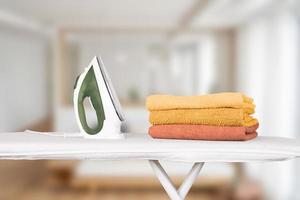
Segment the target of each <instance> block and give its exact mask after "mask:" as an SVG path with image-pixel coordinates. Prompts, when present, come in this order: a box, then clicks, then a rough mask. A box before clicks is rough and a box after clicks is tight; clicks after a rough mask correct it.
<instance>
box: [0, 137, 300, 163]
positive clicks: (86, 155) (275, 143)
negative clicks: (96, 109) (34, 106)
mask: <svg viewBox="0 0 300 200" xmlns="http://www.w3.org/2000/svg"><path fill="white" fill-rule="evenodd" d="M50 134H52V135H50ZM54 134H55V135H56V136H53V135H54ZM64 135H65V136H68V137H60V136H64ZM296 157H300V140H299V139H288V138H280V137H263V136H259V137H257V138H256V139H254V140H250V141H239V142H234V141H200V140H198V141H196V140H166V139H152V138H151V137H150V136H148V135H147V134H134V133H127V136H126V139H121V140H92V139H84V138H81V137H78V136H77V134H76V133H75V134H73V137H72V134H69V135H68V134H64V133H32V132H31V133H29V132H17V133H0V159H14V160H18V159H28V160H36V159H67V160H69V159H80V160H83V159H95V160H122V159H126V160H131V159H132V160H169V161H181V162H251V161H282V160H288V159H292V158H296Z"/></svg>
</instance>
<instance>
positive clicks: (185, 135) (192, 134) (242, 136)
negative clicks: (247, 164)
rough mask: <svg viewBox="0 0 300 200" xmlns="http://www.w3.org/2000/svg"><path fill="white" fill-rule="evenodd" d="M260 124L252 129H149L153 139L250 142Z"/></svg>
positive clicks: (240, 127)
mask: <svg viewBox="0 0 300 200" xmlns="http://www.w3.org/2000/svg"><path fill="white" fill-rule="evenodd" d="M257 128H258V124H256V125H254V126H250V127H243V126H239V127H238V126H237V127H230V126H206V125H156V126H151V127H150V128H149V134H150V135H151V136H152V137H153V138H163V139H189V140H231V141H237V140H244V141H245V140H250V139H253V138H255V137H256V136H257V133H256V129H257Z"/></svg>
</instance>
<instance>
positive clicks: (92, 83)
mask: <svg viewBox="0 0 300 200" xmlns="http://www.w3.org/2000/svg"><path fill="white" fill-rule="evenodd" d="M91 70H92V69H91ZM91 70H90V71H89V72H88V73H87V75H86V77H85V80H84V82H83V84H82V85H81V88H80V91H79V96H78V104H77V106H78V114H79V120H80V123H81V125H82V128H83V129H84V131H85V132H86V133H88V134H90V135H95V134H97V133H99V132H100V131H101V130H102V128H103V123H104V120H105V114H104V109H103V105H102V100H101V96H100V93H99V89H98V85H97V82H96V78H95V75H94V71H93V70H92V71H91ZM86 98H89V99H90V101H91V103H92V107H93V109H94V110H95V112H96V116H97V126H96V127H94V128H92V127H89V125H88V123H87V120H86V113H85V108H84V104H83V103H84V100H85V99H86Z"/></svg>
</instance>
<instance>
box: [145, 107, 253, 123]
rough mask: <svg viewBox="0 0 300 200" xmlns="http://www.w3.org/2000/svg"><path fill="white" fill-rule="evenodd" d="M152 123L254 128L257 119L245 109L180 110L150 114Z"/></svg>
mask: <svg viewBox="0 0 300 200" xmlns="http://www.w3.org/2000/svg"><path fill="white" fill-rule="evenodd" d="M149 121H150V123H151V124H153V125H163V124H201V125H216V126H246V127H248V126H253V125H256V124H257V123H258V121H257V119H255V118H253V117H251V116H249V115H248V114H247V113H246V112H245V111H244V109H236V108H214V109H206V108H205V109H180V110H178V109H177V110H176V109H174V110H159V111H151V112H150V119H149Z"/></svg>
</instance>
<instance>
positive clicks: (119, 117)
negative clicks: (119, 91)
mask: <svg viewBox="0 0 300 200" xmlns="http://www.w3.org/2000/svg"><path fill="white" fill-rule="evenodd" d="M86 98H88V99H89V100H90V103H91V105H92V107H93V109H94V110H95V112H96V116H97V125H96V126H95V127H90V126H89V125H88V123H87V119H86V112H85V108H84V104H83V102H84V100H85V99H86ZM73 101H74V110H75V115H76V120H77V124H78V125H79V128H80V131H81V133H82V134H83V136H84V137H86V138H98V139H120V138H124V133H122V132H121V125H122V122H123V121H124V116H123V113H122V112H121V105H120V102H119V100H118V98H117V96H116V94H115V91H114V88H113V86H112V83H111V80H110V78H109V76H108V74H107V72H106V69H105V67H104V64H103V62H102V60H101V58H98V57H94V59H93V60H92V62H91V63H90V65H89V66H88V67H87V68H85V70H84V72H83V73H82V74H80V75H79V76H78V77H77V79H76V82H75V86H74V97H73Z"/></svg>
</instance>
